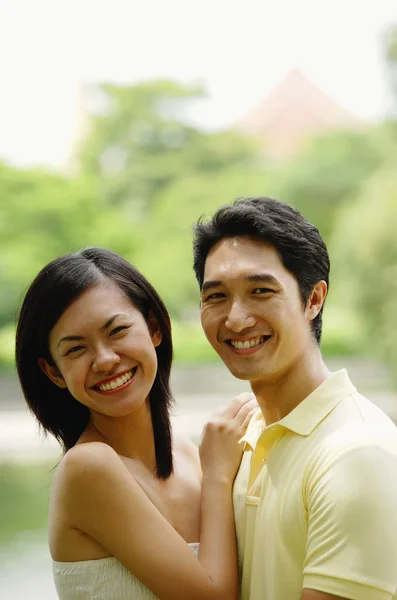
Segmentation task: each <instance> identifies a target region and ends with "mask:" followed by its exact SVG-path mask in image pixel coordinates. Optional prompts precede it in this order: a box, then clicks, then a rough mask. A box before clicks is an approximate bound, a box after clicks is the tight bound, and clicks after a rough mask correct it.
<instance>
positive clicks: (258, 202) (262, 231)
mask: <svg viewBox="0 0 397 600" xmlns="http://www.w3.org/2000/svg"><path fill="white" fill-rule="evenodd" d="M244 236H246V237H250V238H252V239H254V240H259V241H262V242H265V243H266V244H269V245H271V246H273V247H274V248H275V249H276V250H277V252H278V254H279V256H280V258H281V261H282V263H283V265H284V267H285V268H286V269H287V270H288V271H290V273H292V274H293V275H294V276H295V278H296V280H297V282H298V285H299V290H300V294H301V298H302V302H303V305H304V306H306V303H307V301H308V299H309V297H310V294H311V292H312V289H313V287H314V285H315V284H316V283H317V282H318V281H321V280H323V281H325V282H326V284H327V286H328V285H329V281H328V280H329V270H330V263H329V256H328V252H327V248H326V246H325V243H324V241H323V240H322V238H321V236H320V234H319V231H318V229H317V228H316V227H315V226H314V225H312V224H311V223H309V222H308V221H307V220H306V219H305V218H304V217H303V216H302V215H301V213H300V212H299V211H298V210H296V208H293V207H292V206H290V205H289V204H286V203H285V202H280V201H279V200H274V199H273V198H262V197H260V198H238V199H237V200H235V202H233V203H232V204H228V205H226V206H221V207H220V208H219V209H218V210H217V211H216V213H215V214H214V216H213V217H212V218H211V219H210V220H208V221H204V219H203V217H201V218H200V219H199V220H198V221H197V223H196V224H195V226H194V237H193V252H194V271H195V273H196V278H197V281H198V283H199V286H200V289H201V288H202V285H203V279H204V268H205V261H206V259H207V256H208V253H209V252H210V250H211V248H212V247H213V246H215V244H217V243H218V242H219V241H221V240H222V239H224V238H231V237H244ZM322 312H323V309H322V308H321V310H320V312H319V314H318V315H317V316H316V318H315V319H313V321H312V327H313V333H314V335H315V338H316V340H317V343H318V344H320V341H321V332H322Z"/></svg>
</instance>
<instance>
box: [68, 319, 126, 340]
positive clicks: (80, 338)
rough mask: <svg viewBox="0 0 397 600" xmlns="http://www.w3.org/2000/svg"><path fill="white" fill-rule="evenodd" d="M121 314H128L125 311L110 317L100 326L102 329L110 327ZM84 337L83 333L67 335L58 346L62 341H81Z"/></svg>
mask: <svg viewBox="0 0 397 600" xmlns="http://www.w3.org/2000/svg"><path fill="white" fill-rule="evenodd" d="M121 316H126V315H124V313H117V314H115V315H113V316H112V317H110V319H108V320H107V321H106V323H104V324H103V325H102V327H100V330H101V331H104V330H105V329H107V328H108V327H110V325H111V324H112V323H113V321H114V320H115V319H117V317H121ZM83 339H84V336H83V335H65V337H63V338H61V339H60V340H59V342H58V348H59V345H60V344H61V342H79V341H80V340H83Z"/></svg>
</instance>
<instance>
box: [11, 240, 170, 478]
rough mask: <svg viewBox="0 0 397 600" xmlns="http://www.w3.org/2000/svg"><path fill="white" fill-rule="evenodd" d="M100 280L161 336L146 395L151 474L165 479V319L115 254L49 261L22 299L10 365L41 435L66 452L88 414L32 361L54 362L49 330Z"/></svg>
mask: <svg viewBox="0 0 397 600" xmlns="http://www.w3.org/2000/svg"><path fill="white" fill-rule="evenodd" d="M104 280H105V281H106V280H108V281H113V282H114V283H115V284H116V285H117V286H118V287H119V288H120V290H121V291H122V292H123V293H124V294H125V296H126V297H127V298H129V299H130V300H131V302H132V304H134V306H136V308H138V310H139V311H140V312H141V313H142V315H143V316H144V318H145V319H146V321H147V320H148V318H149V313H151V314H152V315H154V316H155V318H156V319H157V322H158V324H159V327H160V330H161V332H162V341H161V343H160V345H159V346H157V347H156V348H155V350H156V353H157V360H158V368H157V374H156V378H155V380H154V383H153V387H152V389H151V391H150V409H151V415H152V422H153V431H154V439H155V450H156V463H157V476H158V477H159V478H162V479H166V478H167V477H169V476H170V474H171V473H172V471H173V462H172V436H171V425H170V414H169V413H170V408H171V405H172V402H173V398H172V394H171V390H170V382H169V378H170V371H171V363H172V339H171V323H170V318H169V315H168V312H167V309H166V308H165V306H164V304H163V302H162V300H161V298H160V297H159V295H158V294H157V292H156V291H155V289H154V288H153V287H152V285H151V284H150V283H149V282H148V281H147V280H146V279H145V277H143V275H142V274H141V273H140V272H139V271H138V270H137V269H136V268H135V267H133V266H132V265H131V264H129V263H128V262H127V261H126V260H124V259H123V258H121V256H118V255H117V254H115V253H114V252H111V251H110V250H105V249H103V248H87V249H85V250H81V251H80V252H77V253H75V254H68V255H66V256H62V257H60V258H57V259H55V260H53V261H52V262H50V263H49V264H48V265H47V266H46V267H44V268H43V269H42V270H41V271H40V273H39V274H38V275H37V277H36V278H35V279H34V281H33V282H32V284H31V286H30V287H29V289H28V291H27V293H26V296H25V299H24V301H23V304H22V308H21V311H20V315H19V320H18V325H17V332H16V366H17V371H18V376H19V380H20V383H21V386H22V390H23V393H24V396H25V399H26V402H27V404H28V406H29V408H30V409H31V410H32V412H33V413H34V414H35V416H36V418H37V420H38V421H39V423H40V425H41V426H42V428H43V429H44V431H45V432H50V433H52V434H53V435H54V436H55V438H56V439H57V440H58V442H59V443H60V444H61V446H62V447H63V450H64V452H66V451H67V450H68V449H69V448H71V447H72V446H73V445H74V444H75V443H76V442H77V440H78V439H79V437H80V435H81V434H82V433H83V431H84V429H85V428H86V426H87V425H88V422H89V418H90V412H89V409H88V408H87V407H86V406H84V405H83V404H81V403H80V402H78V401H77V400H76V399H75V398H74V397H73V396H72V395H71V394H70V392H69V390H68V389H67V388H59V387H57V386H56V385H54V384H53V383H52V382H51V381H50V379H49V378H48V377H47V376H46V375H45V374H44V373H43V371H42V370H41V368H40V366H39V363H38V359H39V358H41V357H42V358H45V359H46V360H47V362H48V363H49V364H54V361H53V359H52V357H51V355H50V351H49V344H48V342H49V335H50V331H51V330H52V328H53V327H54V325H55V324H56V323H57V321H58V320H59V318H60V317H61V316H62V314H63V313H64V311H65V310H66V308H67V307H68V306H69V305H70V304H71V303H72V302H73V301H74V300H76V298H78V296H79V295H80V294H82V293H83V292H84V291H85V290H86V289H87V288H89V287H90V286H94V285H96V284H98V283H100V282H101V281H104Z"/></svg>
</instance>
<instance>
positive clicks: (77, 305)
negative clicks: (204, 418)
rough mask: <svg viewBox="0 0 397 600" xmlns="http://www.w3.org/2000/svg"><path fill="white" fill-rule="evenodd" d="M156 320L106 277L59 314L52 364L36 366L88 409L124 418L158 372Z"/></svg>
mask: <svg viewBox="0 0 397 600" xmlns="http://www.w3.org/2000/svg"><path fill="white" fill-rule="evenodd" d="M161 339H162V335H161V332H160V330H159V326H158V324H157V321H156V320H155V319H154V318H149V323H147V322H146V321H145V319H144V317H143V315H142V313H141V312H140V311H139V310H138V309H137V308H136V307H135V306H134V305H133V304H132V303H131V302H130V300H129V299H128V298H126V297H125V296H124V294H123V293H122V291H121V290H120V288H119V287H118V286H117V285H115V284H114V283H113V282H110V281H107V282H103V283H99V284H98V285H95V286H93V287H90V288H88V289H87V290H86V291H85V292H83V294H82V295H81V296H80V297H79V298H77V300H75V301H74V302H73V303H72V304H71V305H70V306H69V307H68V308H67V309H66V310H65V312H64V313H63V315H62V316H61V318H60V319H59V321H58V322H57V323H56V325H55V326H54V327H53V329H52V330H51V333H50V337H49V346H50V352H51V356H52V358H53V360H54V362H55V365H56V366H55V367H54V366H51V365H49V364H48V363H47V362H46V361H45V359H40V361H39V362H40V366H41V368H42V369H43V370H44V372H45V373H46V374H47V375H48V377H50V379H51V380H52V381H54V383H56V384H57V385H60V386H61V387H67V388H68V389H69V391H70V393H71V394H72V396H74V397H75V398H76V400H78V401H79V402H81V403H82V404H84V405H85V406H87V407H88V408H89V409H90V410H91V411H94V412H97V413H100V414H103V415H107V416H117V417H120V416H125V415H127V414H129V413H130V412H132V411H134V410H136V409H137V408H139V407H140V406H142V405H143V404H144V403H145V401H146V399H147V397H148V395H149V392H150V390H151V388H152V385H153V382H154V379H155V376H156V372H157V355H156V351H155V347H156V346H158V345H159V344H160V342H161Z"/></svg>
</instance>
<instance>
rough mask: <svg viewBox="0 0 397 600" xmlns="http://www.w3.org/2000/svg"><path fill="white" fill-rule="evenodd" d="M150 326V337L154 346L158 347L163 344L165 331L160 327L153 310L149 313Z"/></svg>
mask: <svg viewBox="0 0 397 600" xmlns="http://www.w3.org/2000/svg"><path fill="white" fill-rule="evenodd" d="M148 327H149V331H150V337H151V338H152V342H153V346H154V347H155V348H156V347H157V346H159V345H160V344H161V340H162V339H163V332H162V331H161V329H160V325H159V323H158V321H157V319H156V317H155V316H154V314H153V313H152V312H150V313H149V318H148Z"/></svg>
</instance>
